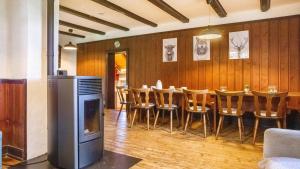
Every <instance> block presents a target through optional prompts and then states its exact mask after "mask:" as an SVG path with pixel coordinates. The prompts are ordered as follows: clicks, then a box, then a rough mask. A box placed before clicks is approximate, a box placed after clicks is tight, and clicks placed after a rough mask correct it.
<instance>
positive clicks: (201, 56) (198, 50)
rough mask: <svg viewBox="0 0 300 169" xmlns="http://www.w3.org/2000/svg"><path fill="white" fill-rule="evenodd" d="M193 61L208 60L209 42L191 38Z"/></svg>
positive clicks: (194, 37) (195, 37)
mask: <svg viewBox="0 0 300 169" xmlns="http://www.w3.org/2000/svg"><path fill="white" fill-rule="evenodd" d="M193 60H194V61H200V60H210V40H206V39H200V38H199V37H198V36H193Z"/></svg>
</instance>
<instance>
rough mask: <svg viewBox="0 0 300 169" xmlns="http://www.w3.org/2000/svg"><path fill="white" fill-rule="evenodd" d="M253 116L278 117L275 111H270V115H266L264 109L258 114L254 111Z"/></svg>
mask: <svg viewBox="0 0 300 169" xmlns="http://www.w3.org/2000/svg"><path fill="white" fill-rule="evenodd" d="M254 114H255V116H257V117H262V118H280V117H278V115H277V112H274V111H272V112H271V116H268V117H267V112H266V111H261V113H260V115H258V114H257V113H256V112H254Z"/></svg>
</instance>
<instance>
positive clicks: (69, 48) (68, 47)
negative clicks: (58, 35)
mask: <svg viewBox="0 0 300 169" xmlns="http://www.w3.org/2000/svg"><path fill="white" fill-rule="evenodd" d="M68 31H69V32H70V33H72V32H73V29H69V30H68ZM64 49H66V50H77V47H76V45H73V44H72V42H69V43H68V44H66V45H65V46H64Z"/></svg>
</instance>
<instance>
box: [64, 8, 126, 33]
mask: <svg viewBox="0 0 300 169" xmlns="http://www.w3.org/2000/svg"><path fill="white" fill-rule="evenodd" d="M59 9H60V10H61V11H63V12H67V13H69V14H72V15H75V16H78V17H81V18H84V19H88V20H90V21H93V22H97V23H100V24H103V25H106V26H109V27H113V28H116V29H120V30H123V31H129V29H128V28H126V27H124V26H121V25H118V24H115V23H112V22H108V21H105V20H102V19H99V18H96V17H94V16H90V15H88V14H85V13H82V12H79V11H76V10H73V9H70V8H67V7H65V6H61V5H60V6H59Z"/></svg>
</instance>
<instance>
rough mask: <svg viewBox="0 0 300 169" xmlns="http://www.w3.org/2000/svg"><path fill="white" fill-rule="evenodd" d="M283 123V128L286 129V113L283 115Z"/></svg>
mask: <svg viewBox="0 0 300 169" xmlns="http://www.w3.org/2000/svg"><path fill="white" fill-rule="evenodd" d="M282 120H283V122H282V128H284V129H286V113H284V115H283V119H282Z"/></svg>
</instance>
